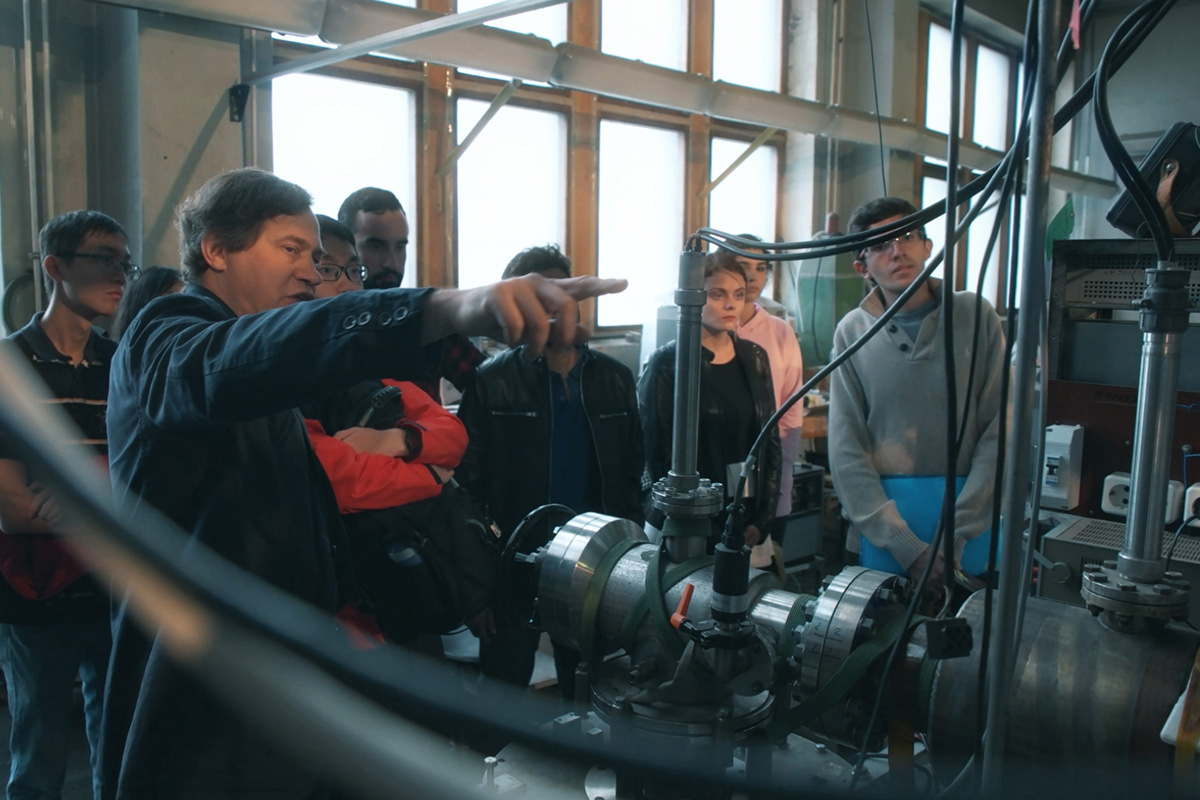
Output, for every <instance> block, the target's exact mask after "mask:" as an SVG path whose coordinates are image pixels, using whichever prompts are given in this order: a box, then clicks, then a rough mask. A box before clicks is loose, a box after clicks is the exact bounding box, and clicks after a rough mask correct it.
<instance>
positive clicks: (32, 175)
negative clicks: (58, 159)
mask: <svg viewBox="0 0 1200 800" xmlns="http://www.w3.org/2000/svg"><path fill="white" fill-rule="evenodd" d="M21 11H22V13H23V29H22V32H23V33H24V35H25V81H24V84H25V85H24V94H25V146H26V147H27V148H28V149H29V152H28V154H27V158H26V159H25V165H26V167H27V168H28V170H29V173H28V174H29V224H30V226H31V228H32V240H33V244H32V246H31V247H30V250H29V254H30V260H31V261H32V262H33V307H34V308H37V309H40V308H42V307H43V298H42V259H41V253H40V252H38V250H39V247H40V244H39V236H38V234H39V233H40V232H41V224H40V223H39V220H40V219H41V216H42V204H41V197H40V194H39V191H38V188H39V184H38V166H37V165H38V158H37V151H38V148H37V122H36V121H35V120H34V114H35V110H34V107H35V106H36V102H35V101H34V92H33V68H34V61H33V6H32V4H31V3H30V0H24V2H22V3H21Z"/></svg>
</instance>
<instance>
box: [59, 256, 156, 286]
mask: <svg viewBox="0 0 1200 800" xmlns="http://www.w3.org/2000/svg"><path fill="white" fill-rule="evenodd" d="M58 257H59V258H90V259H92V260H93V261H95V262H96V263H97V264H99V265H100V267H101V269H103V270H105V271H106V272H109V273H112V274H113V275H116V274H117V273H118V272H120V273H123V274H124V275H125V277H126V278H129V280H134V279H136V278H137V277H138V276H139V275H141V274H142V268H141V267H139V266H138V265H137V264H131V263H130V262H128V261H122V260H121V259H119V258H117V257H116V256H114V255H109V254H108V253H59V254H58Z"/></svg>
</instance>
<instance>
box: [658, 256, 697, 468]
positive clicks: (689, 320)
mask: <svg viewBox="0 0 1200 800" xmlns="http://www.w3.org/2000/svg"><path fill="white" fill-rule="evenodd" d="M705 300H706V297H705V294H704V253H700V252H697V251H694V250H685V251H684V252H682V253H681V254H680V255H679V290H678V291H677V292H675V304H676V305H677V306H679V327H678V331H677V333H676V336H675V418H674V421H675V427H674V430H673V431H672V438H671V472H670V474H669V475H668V476H667V483H668V484H669V485H671V486H674V487H675V488H676V489H678V490H680V491H690V490H692V489H695V488H696V487H697V486H698V485H699V483H700V476H699V474H698V473H697V472H696V447H697V444H696V442H697V439H698V438H699V427H700V350H701V348H700V315H701V314H702V313H703V310H704V303H705Z"/></svg>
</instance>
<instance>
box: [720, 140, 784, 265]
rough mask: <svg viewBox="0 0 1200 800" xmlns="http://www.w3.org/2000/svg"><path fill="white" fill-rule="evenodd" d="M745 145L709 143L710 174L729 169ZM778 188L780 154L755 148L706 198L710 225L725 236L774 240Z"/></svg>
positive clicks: (730, 141)
mask: <svg viewBox="0 0 1200 800" xmlns="http://www.w3.org/2000/svg"><path fill="white" fill-rule="evenodd" d="M746 146H747V143H746V142H741V141H736V140H733V139H718V138H716V137H714V138H713V140H712V174H711V177H710V178H709V180H714V179H715V178H716V177H717V176H718V175H720V174H721V173H722V172H724V171H725V170H726V169H728V167H729V165H730V164H732V163H733V162H734V160H735V159H736V158H737V157H738V156H740V155H741V154H742V153H744V152H745V151H746ZM778 187H779V153H778V151H777V150H776V149H775V148H774V147H770V146H766V145H764V146H763V147H760V148H758V149H757V150H755V151H754V152H753V153H751V154H750V157H749V158H747V159H746V160H745V161H743V162H742V163H741V164H739V165H738V168H737V169H735V170H734V171H733V172H732V173H730V174H729V176H728V177H726V178H725V180H723V181H721V183H720V184H719V185H718V186H717V187H716V188H715V189H713V190H712V194H710V195H709V205H708V218H709V220H710V222H709V225H710V226H711V227H713V228H716V229H717V230H721V231H724V232H726V233H753V234H754V235H755V236H758V237H760V238H762V239H766V240H767V241H774V240H775V203H776V195H777V193H778Z"/></svg>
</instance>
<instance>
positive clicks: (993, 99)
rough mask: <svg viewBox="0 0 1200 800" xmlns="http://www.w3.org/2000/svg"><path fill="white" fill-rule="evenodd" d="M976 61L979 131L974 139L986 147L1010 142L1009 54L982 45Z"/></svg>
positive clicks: (998, 146)
mask: <svg viewBox="0 0 1200 800" xmlns="http://www.w3.org/2000/svg"><path fill="white" fill-rule="evenodd" d="M978 51H979V52H978V55H977V56H976V61H975V130H974V133H973V134H972V138H974V139H975V141H976V142H978V143H979V144H981V145H983V146H984V147H991V148H992V149H994V150H1004V149H1005V147H1006V146H1007V145H1008V117H1009V106H1008V70H1009V60H1008V56H1006V55H1004V54H1003V53H1001V52H999V51H998V50H993V49H992V48H990V47H984V46H983V45H980V46H979V48H978Z"/></svg>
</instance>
